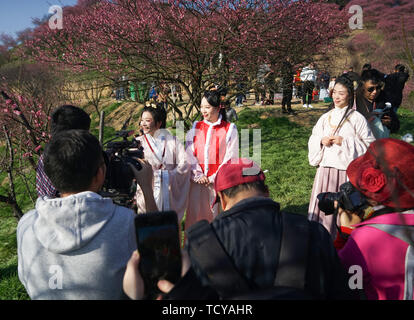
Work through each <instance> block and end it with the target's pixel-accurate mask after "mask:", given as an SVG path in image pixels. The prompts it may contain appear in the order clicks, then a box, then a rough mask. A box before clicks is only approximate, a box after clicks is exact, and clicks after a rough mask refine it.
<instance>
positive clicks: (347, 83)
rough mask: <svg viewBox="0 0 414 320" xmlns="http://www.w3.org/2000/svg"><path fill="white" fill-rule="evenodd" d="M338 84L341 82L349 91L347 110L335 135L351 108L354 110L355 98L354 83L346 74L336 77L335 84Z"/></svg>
mask: <svg viewBox="0 0 414 320" xmlns="http://www.w3.org/2000/svg"><path fill="white" fill-rule="evenodd" d="M337 84H341V85H343V86H344V87H345V88H346V89H347V91H348V106H347V107H346V111H345V113H344V115H343V116H342V119H341V121H339V123H338V126H337V127H336V129H335V132H334V133H333V135H335V134H336V133H337V132H338V130H339V128H340V127H341V125H342V123H343V122H344V121H345V120H346V118H347V117H348V116H349V115H350V114H351V113H350V112H349V110H351V112H352V107H353V106H354V99H355V91H354V83H353V81H352V80H351V79H350V78H349V77H348V76H347V75H346V74H343V75H341V76H339V77H338V78H337V79H336V81H335V85H337ZM332 104H333V103H332Z"/></svg>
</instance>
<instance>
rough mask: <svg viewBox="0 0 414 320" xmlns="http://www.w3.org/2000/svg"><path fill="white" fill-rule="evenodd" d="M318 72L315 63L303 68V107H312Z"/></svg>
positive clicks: (301, 75)
mask: <svg viewBox="0 0 414 320" xmlns="http://www.w3.org/2000/svg"><path fill="white" fill-rule="evenodd" d="M317 76H318V72H317V71H316V70H315V65H314V64H313V63H311V64H310V65H309V66H307V67H305V68H303V69H302V72H301V74H300V79H301V80H302V81H303V96H302V98H303V107H304V108H310V109H312V108H313V107H312V105H311V103H312V92H313V89H314V88H315V82H316V77H317Z"/></svg>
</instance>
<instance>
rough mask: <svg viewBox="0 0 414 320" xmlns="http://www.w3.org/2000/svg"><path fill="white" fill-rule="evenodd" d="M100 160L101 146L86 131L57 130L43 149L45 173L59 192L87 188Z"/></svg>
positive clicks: (100, 162)
mask: <svg viewBox="0 0 414 320" xmlns="http://www.w3.org/2000/svg"><path fill="white" fill-rule="evenodd" d="M102 162H103V153H102V148H101V145H100V143H99V141H98V139H96V137H95V136H93V135H92V134H90V133H89V132H88V131H86V130H66V131H62V132H59V133H57V134H56V135H55V136H53V137H52V139H51V140H50V141H49V143H48V144H47V145H46V148H45V152H44V167H45V172H46V174H47V176H48V177H49V178H50V181H52V183H53V185H54V186H55V188H56V189H57V190H59V192H60V193H62V192H76V193H78V192H82V191H87V190H88V188H89V187H90V185H91V182H92V178H93V177H94V176H95V175H96V173H97V172H98V169H99V167H100V165H102Z"/></svg>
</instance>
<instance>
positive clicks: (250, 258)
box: [169, 198, 353, 299]
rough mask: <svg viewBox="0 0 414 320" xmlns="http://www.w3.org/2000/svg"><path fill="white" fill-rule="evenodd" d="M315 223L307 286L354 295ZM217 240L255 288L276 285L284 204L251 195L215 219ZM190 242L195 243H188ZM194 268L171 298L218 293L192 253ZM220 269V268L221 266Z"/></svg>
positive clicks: (327, 294)
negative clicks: (282, 207)
mask: <svg viewBox="0 0 414 320" xmlns="http://www.w3.org/2000/svg"><path fill="white" fill-rule="evenodd" d="M303 223H304V224H305V223H309V224H310V246H309V248H310V249H309V259H308V265H307V274H306V278H305V279H306V281H305V289H306V290H307V291H308V292H309V293H310V294H312V295H313V296H317V297H319V298H320V299H351V298H352V297H353V295H352V293H351V292H350V289H349V288H348V283H347V275H346V273H345V271H344V269H343V268H342V266H341V263H340V261H339V258H338V256H337V253H336V250H335V248H334V246H333V243H332V240H331V236H330V235H329V233H328V232H327V230H326V229H325V228H324V227H323V226H322V225H321V224H319V223H316V222H309V221H308V220H307V218H306V217H305V216H303ZM212 226H213V228H214V231H215V232H216V235H217V238H218V239H219V241H220V242H221V244H222V246H223V248H224V249H225V251H226V252H227V253H228V255H229V256H230V258H231V259H232V260H233V262H234V266H235V267H236V269H237V270H238V271H239V272H240V273H241V274H242V275H243V276H244V278H245V279H246V280H247V281H248V282H249V283H250V284H251V286H252V287H254V288H256V289H259V290H261V289H268V288H270V287H272V286H273V283H274V279H275V274H276V268H277V265H278V261H279V253H280V247H281V213H280V207H279V204H278V203H276V202H274V201H272V200H271V199H269V198H249V199H245V200H242V201H240V202H239V203H237V204H236V205H234V206H233V207H232V208H230V209H229V210H227V211H224V212H222V213H220V214H219V215H218V217H217V218H216V219H215V220H214V221H213V222H212ZM186 245H187V246H188V245H191V244H188V243H187V244H186ZM190 259H191V265H192V268H191V269H190V271H189V272H188V274H187V275H186V276H185V277H184V278H183V279H182V280H181V281H180V282H179V283H178V284H177V285H176V287H175V288H174V290H173V291H172V292H171V294H170V296H169V297H170V298H172V299H205V298H209V299H211V298H214V297H218V296H217V294H215V292H214V289H213V288H211V287H210V285H209V281H208V279H207V277H206V275H205V274H204V272H203V271H202V270H201V268H200V267H199V266H198V264H197V261H196V260H195V259H194V258H193V257H191V255H190ZM218 267H220V266H218Z"/></svg>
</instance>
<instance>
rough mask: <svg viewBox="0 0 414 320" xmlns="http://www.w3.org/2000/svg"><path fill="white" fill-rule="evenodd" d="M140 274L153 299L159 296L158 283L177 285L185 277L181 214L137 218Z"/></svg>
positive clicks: (157, 214)
mask: <svg viewBox="0 0 414 320" xmlns="http://www.w3.org/2000/svg"><path fill="white" fill-rule="evenodd" d="M135 229H136V237H137V246H138V251H139V254H140V257H141V258H140V264H139V271H140V274H141V276H142V278H143V279H144V284H145V291H146V293H147V295H149V296H150V297H154V296H156V295H157V294H159V293H160V292H159V290H158V288H157V282H158V280H168V281H170V282H172V283H176V282H177V281H178V280H179V279H180V276H181V251H180V242H179V235H178V220H177V214H176V213H175V212H174V211H168V212H156V213H146V214H139V215H138V216H136V217H135Z"/></svg>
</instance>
